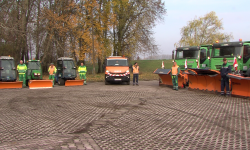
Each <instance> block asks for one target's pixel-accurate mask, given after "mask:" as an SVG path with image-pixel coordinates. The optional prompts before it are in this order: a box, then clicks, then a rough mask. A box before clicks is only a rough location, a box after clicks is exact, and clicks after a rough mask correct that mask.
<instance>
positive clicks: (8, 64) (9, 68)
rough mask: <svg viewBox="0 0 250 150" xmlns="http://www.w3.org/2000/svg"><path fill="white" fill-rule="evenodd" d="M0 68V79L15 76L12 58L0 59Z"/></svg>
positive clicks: (13, 77)
mask: <svg viewBox="0 0 250 150" xmlns="http://www.w3.org/2000/svg"><path fill="white" fill-rule="evenodd" d="M1 68H2V69H1V70H0V72H1V73H0V78H2V79H6V80H8V79H15V78H16V70H14V69H13V68H15V66H14V60H11V59H10V60H1Z"/></svg>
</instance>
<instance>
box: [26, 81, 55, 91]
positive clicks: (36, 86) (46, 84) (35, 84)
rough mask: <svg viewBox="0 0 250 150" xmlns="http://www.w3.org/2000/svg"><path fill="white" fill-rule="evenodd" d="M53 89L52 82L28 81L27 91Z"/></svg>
mask: <svg viewBox="0 0 250 150" xmlns="http://www.w3.org/2000/svg"><path fill="white" fill-rule="evenodd" d="M45 88H53V80H29V89H45Z"/></svg>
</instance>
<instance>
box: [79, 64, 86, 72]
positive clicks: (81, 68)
mask: <svg viewBox="0 0 250 150" xmlns="http://www.w3.org/2000/svg"><path fill="white" fill-rule="evenodd" d="M78 72H79V73H86V72H87V67H86V66H79V67H78Z"/></svg>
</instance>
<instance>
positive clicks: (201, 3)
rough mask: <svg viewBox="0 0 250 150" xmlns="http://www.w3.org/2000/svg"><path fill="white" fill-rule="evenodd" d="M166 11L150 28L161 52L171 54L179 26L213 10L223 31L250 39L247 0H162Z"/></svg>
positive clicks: (249, 3)
mask: <svg viewBox="0 0 250 150" xmlns="http://www.w3.org/2000/svg"><path fill="white" fill-rule="evenodd" d="M163 1H165V8H166V9H167V14H166V16H165V17H164V22H159V23H158V25H157V26H156V27H155V28H154V32H155V34H154V37H155V40H156V44H157V45H158V47H159V50H160V53H161V54H171V51H172V50H173V49H175V47H174V43H176V42H178V41H179V40H180V38H181V36H180V29H181V28H182V27H184V26H186V25H187V23H188V21H190V20H193V19H194V18H195V16H197V17H201V16H204V15H205V14H207V13H209V12H211V11H215V12H216V15H217V16H218V17H219V19H222V23H223V27H224V30H223V31H222V32H224V33H232V34H233V36H234V39H233V40H232V41H238V40H239V39H240V38H242V40H243V41H244V40H245V41H250V0H163Z"/></svg>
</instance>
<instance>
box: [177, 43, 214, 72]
mask: <svg viewBox="0 0 250 150" xmlns="http://www.w3.org/2000/svg"><path fill="white" fill-rule="evenodd" d="M211 48H212V45H201V46H190V47H179V48H177V49H176V51H175V58H173V59H175V61H176V63H177V65H178V66H179V67H180V69H181V70H182V71H183V70H185V61H187V68H189V69H192V68H199V69H207V68H209V66H210V64H209V59H208V58H210V53H211V50H210V49H211ZM173 56H174V52H173Z"/></svg>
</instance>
